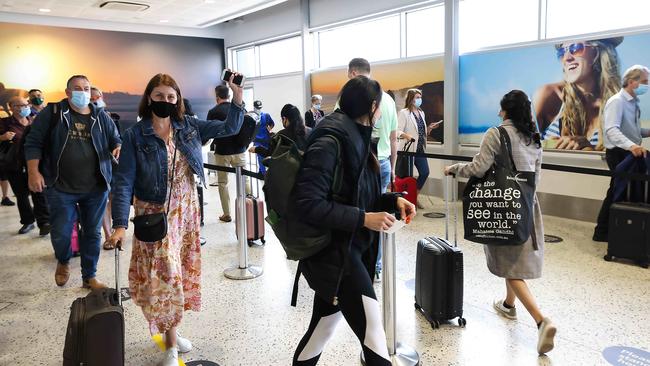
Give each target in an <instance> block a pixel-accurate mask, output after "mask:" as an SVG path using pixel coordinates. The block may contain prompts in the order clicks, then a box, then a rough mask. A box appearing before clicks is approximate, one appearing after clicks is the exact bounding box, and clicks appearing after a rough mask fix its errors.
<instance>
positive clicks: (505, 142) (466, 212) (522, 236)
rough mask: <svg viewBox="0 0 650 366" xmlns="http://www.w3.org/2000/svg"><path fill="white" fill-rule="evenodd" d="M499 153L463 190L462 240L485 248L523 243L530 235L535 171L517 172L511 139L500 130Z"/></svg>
mask: <svg viewBox="0 0 650 366" xmlns="http://www.w3.org/2000/svg"><path fill="white" fill-rule="evenodd" d="M498 129H499V133H500V135H501V137H500V139H501V150H500V151H499V153H498V154H497V155H496V156H495V158H494V163H493V164H492V167H491V168H490V169H489V170H488V171H487V172H486V173H485V175H484V176H483V177H482V178H478V177H471V178H470V179H469V181H468V182H467V186H466V187H465V190H464V191H463V221H464V226H465V239H467V240H469V241H473V242H475V243H480V244H487V245H502V246H512V245H520V244H523V243H524V242H526V241H527V240H528V238H530V235H531V233H533V229H534V228H533V204H534V199H535V172H521V171H517V169H516V167H515V163H514V159H513V158H512V147H511V143H510V137H509V136H508V133H507V132H506V130H505V129H504V128H503V127H499V128H498Z"/></svg>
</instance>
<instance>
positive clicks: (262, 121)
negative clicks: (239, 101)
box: [253, 100, 275, 174]
mask: <svg viewBox="0 0 650 366" xmlns="http://www.w3.org/2000/svg"><path fill="white" fill-rule="evenodd" d="M253 108H254V113H255V114H257V115H258V116H259V118H257V120H258V121H259V127H258V128H257V133H256V134H255V140H253V146H255V147H262V148H264V149H268V148H269V147H270V146H271V131H272V130H273V127H275V122H274V121H273V118H271V115H270V114H268V113H266V112H262V101H261V100H256V101H254V102H253ZM262 159H263V157H262V156H260V155H257V166H258V167H259V172H260V173H262V174H264V173H266V166H264V164H262Z"/></svg>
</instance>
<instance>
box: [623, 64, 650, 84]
mask: <svg viewBox="0 0 650 366" xmlns="http://www.w3.org/2000/svg"><path fill="white" fill-rule="evenodd" d="M643 74H650V69H648V68H647V67H646V66H643V65H633V66H630V67H629V68H628V69H627V70H625V72H624V73H623V87H626V86H627V85H628V84H629V82H630V81H638V80H640V79H641V77H642V76H643Z"/></svg>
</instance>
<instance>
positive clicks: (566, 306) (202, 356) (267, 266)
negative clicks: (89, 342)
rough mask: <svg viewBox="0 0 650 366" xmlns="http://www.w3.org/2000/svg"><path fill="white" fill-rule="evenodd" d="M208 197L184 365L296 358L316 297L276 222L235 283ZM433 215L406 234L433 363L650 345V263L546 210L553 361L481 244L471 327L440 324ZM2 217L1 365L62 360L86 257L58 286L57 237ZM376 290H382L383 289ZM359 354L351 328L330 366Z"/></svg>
mask: <svg viewBox="0 0 650 366" xmlns="http://www.w3.org/2000/svg"><path fill="white" fill-rule="evenodd" d="M207 200H208V202H209V204H208V205H207V206H206V207H205V210H206V215H207V218H206V226H205V228H204V232H203V234H204V236H205V237H207V239H208V243H207V245H206V246H204V247H203V311H202V312H200V313H188V314H187V316H186V317H185V319H184V322H183V325H182V327H181V330H182V332H183V334H184V335H185V336H187V337H188V338H190V339H191V340H192V341H193V342H194V346H195V349H194V350H193V351H192V352H191V353H189V354H187V355H184V356H183V358H184V360H185V361H189V360H210V361H214V362H217V363H218V364H219V365H221V366H226V365H227V366H230V365H290V363H291V356H292V354H293V351H294V348H295V347H296V345H297V343H298V341H299V339H300V337H301V336H302V334H303V332H304V331H305V329H306V327H307V324H308V322H309V318H310V310H311V309H310V307H311V303H312V296H313V292H312V291H311V290H310V289H309V288H308V287H307V286H306V283H305V282H304V280H303V281H302V283H301V288H300V297H299V299H298V306H297V307H296V308H292V307H290V306H289V300H290V293H291V285H292V282H293V276H294V271H295V263H294V262H291V261H287V260H286V259H285V258H284V255H283V254H284V252H283V251H282V248H281V247H280V245H279V243H278V242H277V241H276V240H275V239H274V238H273V235H272V232H271V230H270V229H269V228H268V227H267V234H268V235H267V239H268V242H267V244H266V246H265V247H258V248H252V249H250V250H249V258H250V261H251V262H252V263H254V264H259V265H262V266H263V268H264V274H263V275H262V276H261V277H259V278H257V279H254V280H250V281H233V280H228V279H226V278H225V277H224V276H223V270H224V269H225V268H227V267H229V266H231V265H235V264H236V263H237V256H236V251H237V242H236V240H235V235H234V223H228V224H225V223H220V222H218V220H217V216H218V215H219V214H220V205H219V199H218V195H217V193H216V189H210V190H209V191H208V192H207ZM427 206H428V208H427V209H425V210H422V212H421V213H424V212H429V211H441V210H443V205H442V203H441V202H440V201H439V200H437V199H433V200H430V202H429V204H428V205H427ZM421 213H420V215H419V216H418V218H417V219H416V220H415V221H414V222H413V223H412V224H411V225H410V226H409V227H407V228H405V229H403V230H402V231H400V232H399V233H398V234H397V235H398V236H397V254H398V258H397V279H398V292H397V298H398V304H397V308H398V314H397V323H398V338H399V340H400V341H402V342H403V343H406V344H409V345H412V346H414V347H415V348H416V349H417V350H418V351H419V353H420V356H421V360H422V364H423V365H516V366H526V365H607V364H608V363H607V361H605V359H604V358H603V356H602V352H603V350H604V349H605V348H606V347H609V346H629V347H635V348H639V349H645V350H646V351H647V350H650V270H644V269H642V268H640V267H636V266H634V265H630V264H622V263H607V262H605V261H603V259H602V256H603V255H604V254H605V245H604V244H602V243H595V242H592V241H591V240H590V235H591V230H592V225H591V224H589V223H585V222H579V221H572V220H566V219H560V218H555V217H545V224H546V225H545V226H546V232H547V233H548V234H554V235H559V236H561V237H563V238H564V242H562V243H559V244H547V246H546V262H545V267H544V269H545V270H544V276H543V278H542V279H540V280H535V281H531V282H530V286H531V288H532V291H533V293H534V294H535V295H536V296H537V299H538V302H539V304H540V306H541V307H542V309H543V312H544V313H545V314H546V315H548V316H549V317H551V318H552V319H553V320H554V321H555V322H556V324H557V325H558V327H559V331H558V337H557V340H556V348H555V350H553V351H552V352H550V353H549V355H548V357H546V356H545V357H539V356H538V355H537V353H536V351H535V345H536V342H537V332H536V328H535V325H534V323H533V321H532V319H531V318H530V317H529V316H528V314H527V313H526V312H525V309H524V308H523V306H519V314H520V315H519V320H517V321H510V320H506V319H504V318H502V317H500V316H498V315H497V314H496V313H495V312H494V311H493V310H492V308H491V302H492V300H493V299H494V298H496V297H500V296H502V295H503V292H504V284H503V280H501V279H499V278H496V277H494V276H492V275H491V274H490V273H489V272H488V270H487V268H486V266H485V258H484V254H483V250H482V248H481V246H480V245H477V244H473V243H467V242H463V241H461V242H460V243H459V245H460V247H461V248H462V249H463V251H464V256H465V314H464V316H465V318H466V319H467V327H466V328H459V327H458V326H457V325H454V324H449V325H443V326H442V327H441V328H440V329H437V330H433V329H432V328H431V327H430V325H429V324H428V323H427V322H426V321H424V319H423V317H422V316H421V315H420V314H418V313H416V311H415V310H414V308H413V291H412V290H410V289H409V287H408V286H407V283H408V281H409V280H411V279H413V277H414V272H415V248H416V245H415V244H416V243H417V240H418V239H419V238H421V237H423V236H430V235H434V234H437V235H441V234H442V233H444V221H443V220H441V219H428V218H424V217H422V216H421ZM0 223H1V224H0V279H1V280H0V365H60V364H61V359H62V358H61V354H62V349H63V340H64V335H65V327H66V322H67V320H68V314H69V306H70V304H71V303H72V301H73V300H74V299H75V298H76V297H78V296H83V295H85V294H86V291H85V290H83V289H81V288H80V285H81V279H80V277H79V259H74V260H73V261H72V268H73V271H72V274H73V275H72V277H71V280H70V282H69V283H68V285H67V286H65V287H64V288H58V287H56V285H55V284H54V280H53V271H54V268H55V261H54V259H53V254H52V248H51V245H50V242H49V237H48V238H39V237H38V236H37V234H36V233H34V232H32V233H30V234H28V235H23V236H19V235H16V232H17V230H18V228H19V226H20V225H19V224H18V215H17V210H16V208H15V207H0ZM458 232H459V233H460V232H461V230H460V228H459V231H458ZM129 256H130V247H129V246H127V248H126V251H125V252H123V254H122V268H121V278H122V281H123V286H125V287H126V286H127V284H126V283H125V281H126V278H127V271H128V263H129ZM99 278H100V279H102V280H104V281H105V282H110V281H112V279H113V253H112V252H104V253H102V257H101V259H100V263H99ZM375 288H376V289H377V290H378V291H380V289H381V285H376V286H375ZM124 304H125V316H126V330H127V334H126V358H127V364H128V365H155V363H156V362H157V360H158V357H159V354H160V352H159V351H158V350H157V348H156V346H155V345H154V343H153V342H152V340H151V338H150V336H149V334H148V330H147V326H146V322H145V320H144V317H143V315H142V313H141V311H140V309H139V308H138V307H137V306H135V305H134V304H133V303H132V302H131V301H126V302H125V303H124ZM359 352H360V347H359V345H358V343H357V340H356V338H355V337H354V335H353V333H352V332H351V331H350V329H349V328H348V327H347V325H346V324H343V323H341V324H340V325H339V328H338V330H337V334H336V336H335V337H334V339H333V340H332V341H331V342H330V344H329V345H328V346H327V348H326V349H325V352H324V353H323V356H322V358H321V362H320V364H321V365H357V364H358V357H359ZM641 365H646V366H647V365H648V364H647V363H646V364H641Z"/></svg>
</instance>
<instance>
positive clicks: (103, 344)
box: [63, 248, 124, 366]
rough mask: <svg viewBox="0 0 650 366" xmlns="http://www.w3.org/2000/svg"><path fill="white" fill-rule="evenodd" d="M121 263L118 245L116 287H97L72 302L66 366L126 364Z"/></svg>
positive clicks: (64, 358)
mask: <svg viewBox="0 0 650 366" xmlns="http://www.w3.org/2000/svg"><path fill="white" fill-rule="evenodd" d="M119 263H120V254H119V249H118V248H115V289H112V288H105V289H100V290H93V291H92V292H91V293H89V294H88V295H87V296H86V297H80V298H77V299H76V300H75V301H74V302H73V303H72V306H71V307H70V319H69V320H68V327H67V332H66V336H65V346H64V348H63V366H80V365H91V366H123V365H124V308H123V307H122V299H121V296H120V281H119V273H120V264H119Z"/></svg>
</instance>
